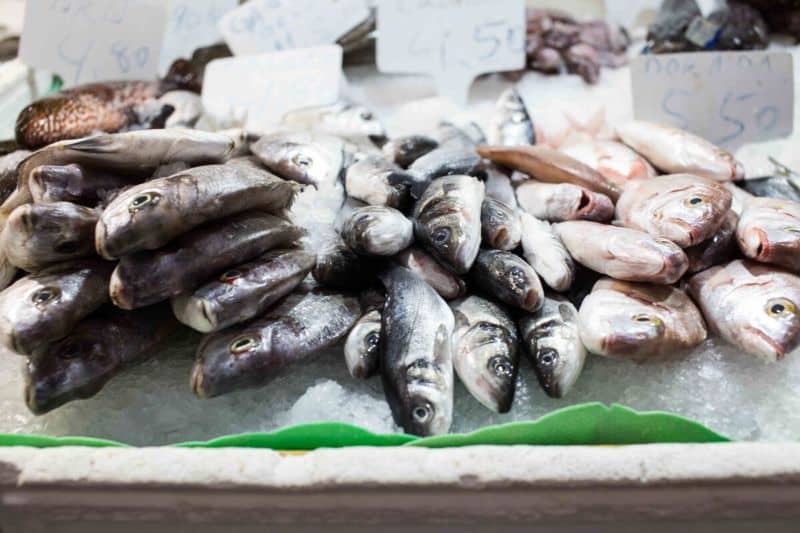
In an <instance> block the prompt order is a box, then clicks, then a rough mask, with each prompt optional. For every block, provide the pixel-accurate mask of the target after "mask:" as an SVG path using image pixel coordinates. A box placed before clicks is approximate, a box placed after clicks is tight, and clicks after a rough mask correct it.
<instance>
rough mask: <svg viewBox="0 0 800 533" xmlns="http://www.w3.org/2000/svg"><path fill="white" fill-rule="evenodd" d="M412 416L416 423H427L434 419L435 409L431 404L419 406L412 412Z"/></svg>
mask: <svg viewBox="0 0 800 533" xmlns="http://www.w3.org/2000/svg"><path fill="white" fill-rule="evenodd" d="M411 416H412V417H414V420H415V421H416V422H419V423H425V422H427V421H428V420H430V419H431V418H433V408H432V407H431V404H429V403H424V404H420V405H417V406H415V407H414V408H413V409H412V410H411Z"/></svg>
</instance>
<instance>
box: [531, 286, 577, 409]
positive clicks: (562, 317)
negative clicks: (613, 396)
mask: <svg viewBox="0 0 800 533" xmlns="http://www.w3.org/2000/svg"><path fill="white" fill-rule="evenodd" d="M519 334H520V336H521V337H522V346H523V347H524V350H523V351H524V352H525V353H526V354H527V355H528V358H529V359H530V361H531V363H532V364H533V368H534V370H535V371H536V377H537V379H538V380H539V384H540V385H541V386H542V389H544V392H545V393H546V394H547V395H548V396H550V397H552V398H563V397H564V395H566V394H567V393H568V392H569V391H570V390H571V389H572V386H573V385H574V384H575V382H576V381H577V380H578V377H579V376H580V375H581V372H582V371H583V363H584V361H586V348H584V347H583V342H581V337H580V333H579V332H578V311H577V310H576V309H575V306H574V305H572V304H571V303H570V302H569V301H567V300H566V299H565V298H563V297H562V296H558V295H552V296H547V297H546V298H545V299H544V304H543V305H542V307H541V308H540V309H539V310H538V311H536V313H534V314H532V315H523V316H522V317H521V318H520V319H519Z"/></svg>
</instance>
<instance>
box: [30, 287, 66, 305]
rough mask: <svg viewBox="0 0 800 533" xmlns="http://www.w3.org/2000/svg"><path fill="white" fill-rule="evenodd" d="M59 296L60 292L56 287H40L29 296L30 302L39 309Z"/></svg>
mask: <svg viewBox="0 0 800 533" xmlns="http://www.w3.org/2000/svg"><path fill="white" fill-rule="evenodd" d="M60 294H61V291H60V290H58V289H57V288H56V287H42V288H41V289H39V290H38V291H36V292H34V293H33V294H32V295H31V302H33V305H35V306H36V307H41V306H44V305H47V304H49V303H50V302H52V301H54V300H56V299H57V298H58V297H59V295H60Z"/></svg>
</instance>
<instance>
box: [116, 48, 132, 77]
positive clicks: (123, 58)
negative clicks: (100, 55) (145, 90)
mask: <svg viewBox="0 0 800 533" xmlns="http://www.w3.org/2000/svg"><path fill="white" fill-rule="evenodd" d="M127 51H128V47H127V46H125V45H124V44H123V43H122V42H121V41H115V42H114V43H113V44H112V45H111V53H112V54H113V55H114V57H116V59H117V65H118V66H119V70H120V72H123V73H128V72H130V70H131V63H130V61H129V60H128V54H127Z"/></svg>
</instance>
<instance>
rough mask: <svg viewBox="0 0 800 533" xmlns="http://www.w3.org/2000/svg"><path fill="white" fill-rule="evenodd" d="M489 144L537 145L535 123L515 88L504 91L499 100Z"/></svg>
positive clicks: (490, 129) (491, 127)
mask: <svg viewBox="0 0 800 533" xmlns="http://www.w3.org/2000/svg"><path fill="white" fill-rule="evenodd" d="M489 142H490V143H492V144H497V145H500V146H518V145H528V144H536V132H535V131H534V128H533V121H532V120H531V117H530V115H529V114H528V111H527V109H525V102H523V101H522V97H521V96H520V95H519V92H517V89H516V88H514V87H509V88H508V89H506V90H505V91H503V92H502V93H501V94H500V98H498V99H497V104H495V112H494V117H493V120H492V124H491V126H490V127H489Z"/></svg>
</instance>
